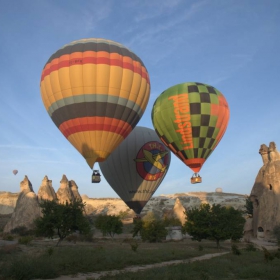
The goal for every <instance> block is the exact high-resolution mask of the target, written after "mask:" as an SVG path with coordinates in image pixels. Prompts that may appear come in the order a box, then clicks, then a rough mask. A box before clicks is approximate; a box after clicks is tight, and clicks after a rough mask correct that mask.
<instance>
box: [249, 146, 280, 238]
mask: <svg viewBox="0 0 280 280" xmlns="http://www.w3.org/2000/svg"><path fill="white" fill-rule="evenodd" d="M259 153H260V155H261V156H262V160H263V166H262V167H261V168H260V170H259V172H258V174H257V177H256V180H255V183H254V186H253V188H252V191H251V194H250V199H251V201H252V202H253V206H254V210H253V221H252V227H253V235H254V236H255V237H263V238H264V239H270V238H271V237H272V234H271V233H272V231H273V228H274V227H275V226H276V225H279V224H280V154H279V152H278V151H277V149H276V145H275V143H274V142H271V143H270V144H269V147H267V146H266V145H265V144H262V145H261V147H260V150H259Z"/></svg>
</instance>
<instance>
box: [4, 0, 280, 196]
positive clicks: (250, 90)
mask: <svg viewBox="0 0 280 280" xmlns="http://www.w3.org/2000/svg"><path fill="white" fill-rule="evenodd" d="M0 7H1V9H0V38H1V45H0V61H1V67H0V97H1V102H0V129H1V130H0V182H1V184H0V191H10V192H18V191H19V184H20V181H21V180H22V179H23V178H24V175H27V176H28V178H29V180H30V181H31V183H32V185H33V188H34V191H35V192H37V191H38V189H39V187H40V185H41V181H42V180H43V177H44V176H45V175H47V176H48V177H49V179H51V180H52V181H53V186H54V188H55V190H57V189H58V187H59V185H60V180H61V178H62V175H63V174H65V175H66V176H67V178H68V179H69V180H71V179H73V180H75V182H76V183H77V185H78V187H79V191H80V193H81V194H87V195H88V196H90V197H117V195H116V194H115V192H114V191H113V190H112V189H111V187H110V186H109V185H108V183H107V182H106V180H105V179H104V177H102V179H103V180H102V182H101V183H100V184H92V183H91V170H90V168H89V167H88V165H87V163H86V161H85V160H84V158H83V157H82V156H81V155H80V154H79V153H78V152H77V151H76V150H75V148H73V147H72V146H71V144H70V143H69V142H68V141H67V140H66V139H65V138H64V136H63V135H62V134H61V133H60V131H59V130H58V129H57V127H56V126H55V125H54V124H53V122H52V121H51V119H50V117H49V116H48V114H47V112H46V110H45V108H44V106H43V103H42V100H41V96H40V76H41V71H42V69H43V67H44V65H45V63H46V61H47V60H48V59H49V57H50V56H51V55H52V53H54V52H55V51H56V50H58V49H59V48H61V47H62V46H63V45H65V44H67V43H70V42H71V41H74V40H78V39H82V38H89V37H96V38H105V39H110V40H114V41H117V42H119V43H121V44H123V45H125V46H126V47H128V48H129V49H131V50H132V51H133V52H135V53H136V54H137V55H138V56H139V57H140V58H141V59H142V61H143V62H144V64H145V66H146V68H147V69H148V72H149V75H150V80H151V96H150V100H149V103H148V106H147V109H146V111H145V113H144V115H143V117H142V119H141V120H140V122H139V123H138V125H141V126H146V127H149V128H153V126H152V122H151V117H150V115H151V108H152V105H153V103H154V101H155V99H156V98H157V97H158V96H159V95H160V93H161V92H162V91H164V90H165V89H167V88H169V87H170V86H173V85H175V84H178V83H183V82H202V83H207V84H210V85H212V86H214V87H216V88H217V89H218V90H220V91H221V92H222V93H223V94H224V96H225V97H226V99H227V101H228V104H229V107H230V121H229V125H228V128H227V131H226V133H225V135H224V137H223V139H222V140H221V142H220V144H219V145H218V147H217V148H216V149H215V151H214V152H213V153H212V155H211V156H210V157H209V158H208V160H207V161H206V163H205V164H204V166H203V168H202V169H201V172H200V174H201V176H202V177H203V183H202V184H196V185H191V184H190V177H191V175H192V171H191V170H190V169H189V168H188V167H186V166H185V165H184V164H183V163H182V162H181V161H180V160H179V159H177V158H176V157H175V156H174V155H172V160H171V166H170V168H169V171H168V173H167V175H166V177H165V179H164V181H163V182H162V184H161V185H160V187H159V188H158V190H157V192H156V193H155V196H156V195H160V194H170V193H179V192H191V191H206V192H212V191H215V189H216V188H218V187H220V188H222V189H223V191H224V192H231V193H240V194H249V193H250V191H251V189H252V186H253V184H254V180H255V177H256V175H257V172H258V171H259V169H260V167H261V166H262V160H261V157H260V155H259V154H258V151H259V148H260V145H261V144H266V145H268V144H269V142H271V141H275V142H276V145H277V144H278V145H279V147H280V121H279V120H280V91H279V89H280V87H279V86H278V84H279V83H280V54H279V52H280V1H278V0H266V1H262V0H246V1H243V0H227V1H224V0H196V1H187V0H152V1H151V0H149V1H146V0H139V1H138V0H136V1H135V0H134V1H131V0H122V1H115V0H102V1H97V0H92V1H88V0H84V1H72V0H67V1H66V0H63V1H62V0H56V1H54V0H48V1H44V0H41V1H30V0H25V1H4V0H0ZM13 169H18V170H19V173H18V174H17V175H16V176H14V175H13V174H12V170H13Z"/></svg>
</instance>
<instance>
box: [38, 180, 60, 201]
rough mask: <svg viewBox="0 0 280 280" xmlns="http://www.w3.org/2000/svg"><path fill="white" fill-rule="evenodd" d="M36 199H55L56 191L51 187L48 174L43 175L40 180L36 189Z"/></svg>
mask: <svg viewBox="0 0 280 280" xmlns="http://www.w3.org/2000/svg"><path fill="white" fill-rule="evenodd" d="M38 199H39V201H42V200H56V199H57V197H56V193H55V190H54V188H53V187H52V181H51V180H49V179H48V176H45V177H44V179H43V180H42V184H41V186H40V188H39V190H38Z"/></svg>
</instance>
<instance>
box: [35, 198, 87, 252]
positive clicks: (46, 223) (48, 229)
mask: <svg viewBox="0 0 280 280" xmlns="http://www.w3.org/2000/svg"><path fill="white" fill-rule="evenodd" d="M84 206H85V204H84V203H83V202H81V201H73V202H66V203H65V204H60V203H58V202H56V201H54V200H53V201H49V200H45V201H43V202H42V203H41V204H40V207H41V208H42V214H43V217H40V218H38V219H37V220H35V227H36V235H37V236H45V237H48V238H53V237H54V236H56V235H58V237H59V240H58V242H57V244H56V245H57V246H58V244H59V243H60V242H61V241H62V240H63V239H64V238H66V237H67V236H69V235H71V234H73V233H74V232H76V231H79V232H80V233H85V234H86V233H88V232H90V224H89V221H88V219H87V218H86V217H85V216H84Z"/></svg>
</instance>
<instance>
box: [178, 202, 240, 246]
mask: <svg viewBox="0 0 280 280" xmlns="http://www.w3.org/2000/svg"><path fill="white" fill-rule="evenodd" d="M185 214H186V219H187V221H186V223H185V224H184V226H183V228H182V232H183V233H188V234H189V235H191V236H192V239H193V240H197V241H201V240H203V239H214V240H216V244H217V247H219V244H220V241H222V240H226V239H231V240H238V239H240V238H242V236H243V227H244V223H245V219H244V218H243V216H242V212H241V211H239V210H236V209H234V208H233V207H222V206H221V205H219V204H213V205H212V207H211V206H210V205H209V204H201V205H200V207H199V208H194V209H191V210H188V211H186V212H185Z"/></svg>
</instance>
